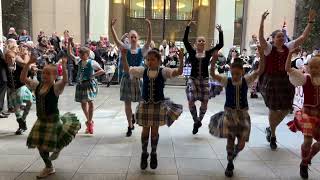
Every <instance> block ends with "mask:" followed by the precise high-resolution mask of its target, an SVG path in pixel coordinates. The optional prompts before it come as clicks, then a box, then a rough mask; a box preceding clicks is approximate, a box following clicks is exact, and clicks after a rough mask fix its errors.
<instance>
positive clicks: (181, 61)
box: [172, 50, 184, 77]
mask: <svg viewBox="0 0 320 180" xmlns="http://www.w3.org/2000/svg"><path fill="white" fill-rule="evenodd" d="M183 58H184V54H183V53H182V51H181V50H179V68H176V69H175V70H174V71H173V72H172V77H175V76H180V75H181V74H182V73H183Z"/></svg>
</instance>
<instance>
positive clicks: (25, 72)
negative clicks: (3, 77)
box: [20, 54, 37, 87]
mask: <svg viewBox="0 0 320 180" xmlns="http://www.w3.org/2000/svg"><path fill="white" fill-rule="evenodd" d="M24 60H25V62H27V63H26V64H25V65H24V66H23V69H22V71H21V74H20V81H21V82H22V83H24V84H26V85H28V86H29V87H31V84H32V81H33V80H31V79H29V78H28V71H29V68H30V65H31V64H33V63H36V62H37V58H36V57H35V56H34V55H32V56H31V58H30V56H29V54H28V55H25V57H24Z"/></svg>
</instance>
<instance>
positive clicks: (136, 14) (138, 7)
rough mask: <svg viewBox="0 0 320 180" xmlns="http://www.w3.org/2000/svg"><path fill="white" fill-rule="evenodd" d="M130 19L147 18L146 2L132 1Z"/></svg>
mask: <svg viewBox="0 0 320 180" xmlns="http://www.w3.org/2000/svg"><path fill="white" fill-rule="evenodd" d="M129 6H130V17H133V18H145V13H144V12H145V11H144V10H145V0H130V5H129Z"/></svg>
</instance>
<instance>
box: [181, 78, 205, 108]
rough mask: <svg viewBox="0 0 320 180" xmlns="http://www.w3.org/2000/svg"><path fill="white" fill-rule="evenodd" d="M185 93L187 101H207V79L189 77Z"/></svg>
mask: <svg viewBox="0 0 320 180" xmlns="http://www.w3.org/2000/svg"><path fill="white" fill-rule="evenodd" d="M186 94H187V99H188V101H201V102H206V101H208V100H209V96H210V88H209V80H208V79H202V80H199V79H193V78H189V79H188V83H187V88H186Z"/></svg>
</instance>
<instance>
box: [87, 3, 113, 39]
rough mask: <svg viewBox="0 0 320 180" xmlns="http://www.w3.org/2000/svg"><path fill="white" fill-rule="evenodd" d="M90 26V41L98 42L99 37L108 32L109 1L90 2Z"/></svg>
mask: <svg viewBox="0 0 320 180" xmlns="http://www.w3.org/2000/svg"><path fill="white" fill-rule="evenodd" d="M89 22H90V26H89V37H90V39H91V40H99V37H100V36H101V35H107V34H108V31H109V24H110V23H109V1H105V0H94V1H90V20H89Z"/></svg>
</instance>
